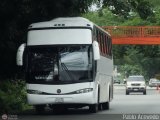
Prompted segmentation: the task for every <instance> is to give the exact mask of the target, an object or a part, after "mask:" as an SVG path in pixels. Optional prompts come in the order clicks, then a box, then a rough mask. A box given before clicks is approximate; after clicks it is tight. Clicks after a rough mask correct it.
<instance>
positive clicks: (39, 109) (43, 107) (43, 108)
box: [35, 105, 45, 114]
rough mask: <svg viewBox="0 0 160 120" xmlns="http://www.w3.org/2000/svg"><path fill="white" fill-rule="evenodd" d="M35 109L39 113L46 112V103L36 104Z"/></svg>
mask: <svg viewBox="0 0 160 120" xmlns="http://www.w3.org/2000/svg"><path fill="white" fill-rule="evenodd" d="M35 110H36V113H37V114H43V113H44V112H45V105H36V106H35Z"/></svg>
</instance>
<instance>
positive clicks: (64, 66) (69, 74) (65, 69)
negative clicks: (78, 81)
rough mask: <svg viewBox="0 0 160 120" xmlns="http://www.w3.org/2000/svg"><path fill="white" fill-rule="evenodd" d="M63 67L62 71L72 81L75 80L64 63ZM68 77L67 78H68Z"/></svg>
mask: <svg viewBox="0 0 160 120" xmlns="http://www.w3.org/2000/svg"><path fill="white" fill-rule="evenodd" d="M61 67H62V69H63V70H64V71H65V72H66V73H67V75H68V77H69V78H70V79H71V80H74V78H73V76H72V74H71V73H70V72H69V70H68V68H67V66H66V65H65V64H64V63H61ZM66 77H67V76H66Z"/></svg>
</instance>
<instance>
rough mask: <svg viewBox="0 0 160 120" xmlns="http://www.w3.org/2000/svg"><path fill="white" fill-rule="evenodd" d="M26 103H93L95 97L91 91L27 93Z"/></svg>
mask: <svg viewBox="0 0 160 120" xmlns="http://www.w3.org/2000/svg"><path fill="white" fill-rule="evenodd" d="M27 99H28V103H29V104H31V105H40V104H94V103H95V101H96V100H95V99H96V98H95V97H94V95H93V91H92V92H88V93H82V94H72V95H38V94H27Z"/></svg>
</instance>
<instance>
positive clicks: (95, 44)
mask: <svg viewBox="0 0 160 120" xmlns="http://www.w3.org/2000/svg"><path fill="white" fill-rule="evenodd" d="M92 46H93V55H94V60H99V59H100V51H99V45H98V42H97V41H93V43H92Z"/></svg>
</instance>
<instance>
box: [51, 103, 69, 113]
mask: <svg viewBox="0 0 160 120" xmlns="http://www.w3.org/2000/svg"><path fill="white" fill-rule="evenodd" d="M67 110H68V109H67V107H65V106H61V105H60V106H59V105H56V106H53V113H54V114H64V113H66V112H67Z"/></svg>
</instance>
